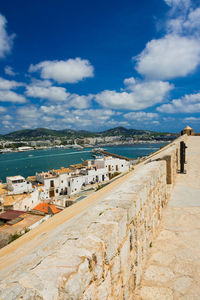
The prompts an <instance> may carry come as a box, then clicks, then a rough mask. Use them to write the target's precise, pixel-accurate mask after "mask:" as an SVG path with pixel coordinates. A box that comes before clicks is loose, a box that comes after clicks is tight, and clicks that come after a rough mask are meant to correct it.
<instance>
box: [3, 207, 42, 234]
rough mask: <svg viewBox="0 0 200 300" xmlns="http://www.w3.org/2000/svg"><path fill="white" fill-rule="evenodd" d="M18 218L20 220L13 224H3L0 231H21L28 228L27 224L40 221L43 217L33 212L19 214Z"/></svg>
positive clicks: (7, 232)
mask: <svg viewBox="0 0 200 300" xmlns="http://www.w3.org/2000/svg"><path fill="white" fill-rule="evenodd" d="M20 218H22V220H21V221H19V222H18V223H16V224H13V225H7V224H5V225H3V226H1V227H0V233H2V234H14V233H16V232H21V231H22V230H23V229H25V228H28V227H29V226H31V225H33V224H35V223H36V222H38V221H40V220H41V219H43V218H44V216H42V215H39V214H38V215H37V214H33V213H25V212H23V214H21V215H20Z"/></svg>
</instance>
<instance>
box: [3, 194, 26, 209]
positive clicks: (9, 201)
mask: <svg viewBox="0 0 200 300" xmlns="http://www.w3.org/2000/svg"><path fill="white" fill-rule="evenodd" d="M27 197H30V193H27V194H17V195H6V196H4V197H3V201H4V206H9V205H13V204H14V203H16V202H20V201H22V200H23V199H25V198H27Z"/></svg>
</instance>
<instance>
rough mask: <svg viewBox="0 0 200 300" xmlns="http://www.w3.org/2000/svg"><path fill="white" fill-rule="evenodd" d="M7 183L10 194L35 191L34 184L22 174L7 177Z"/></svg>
mask: <svg viewBox="0 0 200 300" xmlns="http://www.w3.org/2000/svg"><path fill="white" fill-rule="evenodd" d="M6 183H7V189H8V191H9V194H23V193H30V192H32V191H33V187H32V184H31V183H30V182H27V181H26V180H25V178H24V177H22V176H21V175H18V176H12V177H6Z"/></svg>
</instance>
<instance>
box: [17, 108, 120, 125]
mask: <svg viewBox="0 0 200 300" xmlns="http://www.w3.org/2000/svg"><path fill="white" fill-rule="evenodd" d="M115 115H116V113H115V112H114V111H112V110H109V109H71V110H69V109H68V106H67V105H66V104H63V105H60V104H58V105H51V106H45V105H43V106H41V107H36V106H33V105H32V106H23V107H20V108H19V109H18V110H17V118H16V120H17V122H16V124H17V127H23V128H33V127H48V128H57V129H63V128H72V127H73V128H74V129H77V128H80V129H82V128H85V129H88V128H89V129H90V130H94V128H95V130H97V129H99V128H100V127H101V128H104V127H105V125H107V126H108V124H109V122H110V120H111V119H110V118H111V117H112V116H115ZM105 122H106V124H105ZM91 128H92V129H91Z"/></svg>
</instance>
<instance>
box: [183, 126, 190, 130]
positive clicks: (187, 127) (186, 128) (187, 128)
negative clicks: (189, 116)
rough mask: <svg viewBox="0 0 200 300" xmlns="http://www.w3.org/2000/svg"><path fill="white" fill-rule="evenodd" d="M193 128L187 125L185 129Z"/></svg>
mask: <svg viewBox="0 0 200 300" xmlns="http://www.w3.org/2000/svg"><path fill="white" fill-rule="evenodd" d="M191 129H192V128H191V127H190V126H186V127H185V129H184V130H191Z"/></svg>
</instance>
